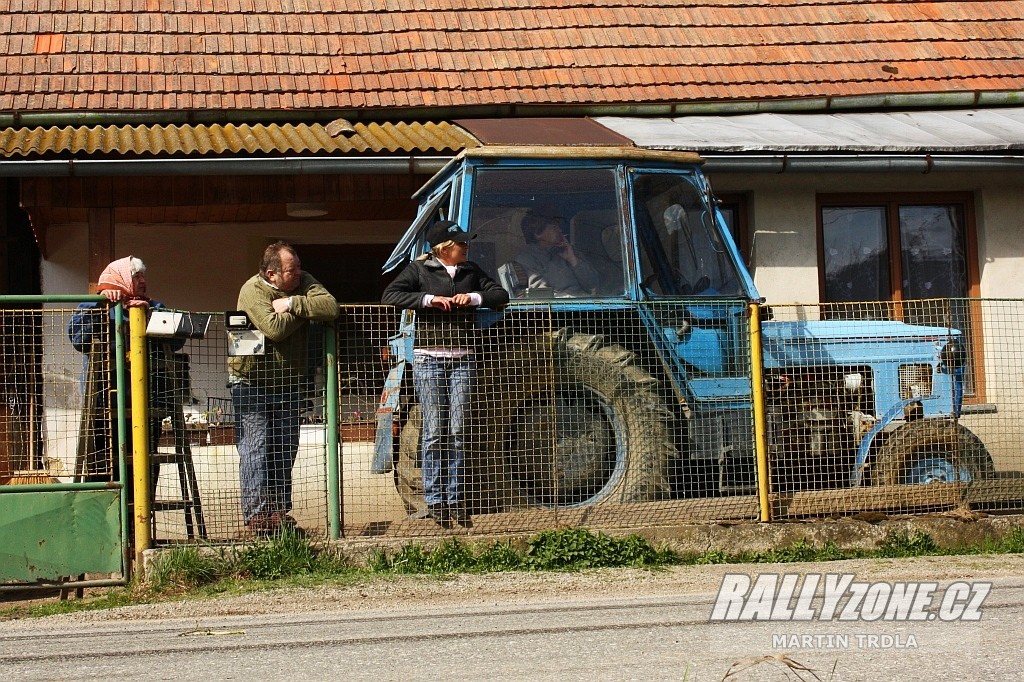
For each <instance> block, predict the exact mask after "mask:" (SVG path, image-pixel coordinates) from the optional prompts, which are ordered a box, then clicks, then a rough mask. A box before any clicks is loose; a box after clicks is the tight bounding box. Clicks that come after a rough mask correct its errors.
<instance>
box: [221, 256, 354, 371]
mask: <svg viewBox="0 0 1024 682" xmlns="http://www.w3.org/2000/svg"><path fill="white" fill-rule="evenodd" d="M289 296H290V297H291V306H292V307H291V310H290V311H289V312H286V313H276V312H274V306H273V302H274V300H275V299H278V298H288V297H289ZM238 309H239V310H244V311H245V313H246V314H247V315H248V316H249V320H250V321H251V322H252V323H253V324H254V325H255V326H256V328H257V329H259V330H260V331H261V332H263V334H264V335H265V336H266V339H267V341H268V342H269V343H268V344H267V345H268V349H267V352H266V354H265V355H247V356H241V357H233V358H228V370H229V372H230V373H231V377H232V380H234V381H238V380H241V381H244V382H245V383H249V384H253V385H256V386H262V387H265V388H270V389H276V390H281V391H292V390H298V389H300V388H301V386H302V384H303V382H304V381H305V380H306V379H307V378H308V376H309V374H310V368H311V367H313V366H314V365H312V364H310V362H309V360H310V358H308V357H307V353H308V348H309V322H310V321H311V320H315V321H319V322H330V321H332V320H334V319H335V318H336V317H338V302H337V301H336V300H335V299H334V296H332V295H331V294H330V292H328V291H327V289H325V288H324V286H323V285H322V284H320V282H318V281H316V278H314V277H313V276H312V275H310V274H309V273H308V272H303V273H302V277H301V278H300V279H299V286H298V287H296V289H295V291H293V292H292V293H291V294H285V292H283V291H281V290H280V289H277V288H275V287H273V286H271V284H270V283H269V282H267V281H266V280H265V279H263V277H262V276H261V275H254V276H253V277H251V278H250V279H249V280H248V281H247V282H246V283H245V284H243V285H242V289H241V291H239V292H238Z"/></svg>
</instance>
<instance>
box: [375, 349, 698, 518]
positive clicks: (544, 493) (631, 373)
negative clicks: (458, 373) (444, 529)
mask: <svg viewBox="0 0 1024 682" xmlns="http://www.w3.org/2000/svg"><path fill="white" fill-rule="evenodd" d="M471 421H472V422H473V424H472V426H471V429H470V431H471V434H472V435H471V436H470V438H469V440H470V445H469V450H470V452H469V453H468V458H469V459H471V460H474V462H469V463H468V464H469V466H467V470H469V471H470V472H475V476H476V478H475V479H474V480H473V482H472V484H470V485H469V486H467V501H468V502H469V504H470V507H471V508H472V509H475V510H493V509H502V508H508V507H524V506H527V507H545V508H572V507H584V506H590V505H598V504H615V503H625V502H646V501H653V500H659V499H663V498H665V497H668V494H669V485H668V472H669V468H670V465H671V464H672V463H673V460H674V459H675V458H676V457H677V456H678V455H677V450H676V447H675V445H674V443H673V426H674V417H673V414H672V412H671V411H670V410H669V409H668V408H667V407H666V406H665V404H664V400H663V399H662V396H661V395H660V391H659V382H658V380H657V379H656V378H655V377H654V376H652V375H651V374H650V372H648V371H647V370H645V369H643V368H642V367H640V366H639V365H638V364H637V362H636V357H635V355H634V354H633V353H632V352H630V351H628V350H626V349H625V348H623V347H622V346H619V345H616V344H610V343H607V342H606V341H605V340H604V337H603V336H601V335H596V334H573V333H571V332H569V331H567V330H561V331H559V332H555V333H554V334H551V335H548V336H543V337H535V338H533V339H531V340H526V341H522V342H521V343H520V344H519V345H517V346H516V347H515V348H510V349H508V350H507V351H506V352H505V353H503V354H502V361H499V362H495V363H493V365H492V366H489V367H486V368H484V369H483V371H482V372H481V373H480V378H479V381H478V386H477V389H476V395H475V398H474V401H473V414H472V415H471ZM420 423H421V419H420V414H419V407H414V408H413V409H412V410H411V411H410V414H409V418H408V419H407V420H406V423H405V426H404V428H403V429H402V433H401V437H400V444H399V454H398V459H397V462H396V466H395V480H396V485H397V488H398V492H399V493H400V494H401V496H402V499H403V500H404V502H405V504H406V507H407V508H408V509H409V510H410V511H415V510H419V509H422V508H423V506H424V505H423V498H422V493H423V489H422V481H421V478H420V474H419V467H418V459H419V457H418V448H419V429H420ZM473 475H474V474H472V473H468V474H467V476H473ZM474 498H477V499H474ZM481 498H483V499H481ZM496 498H500V503H498V504H495V499H496Z"/></svg>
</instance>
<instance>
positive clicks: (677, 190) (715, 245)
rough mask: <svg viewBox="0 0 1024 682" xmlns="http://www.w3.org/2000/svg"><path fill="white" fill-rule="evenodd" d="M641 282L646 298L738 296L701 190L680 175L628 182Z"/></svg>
mask: <svg viewBox="0 0 1024 682" xmlns="http://www.w3.org/2000/svg"><path fill="white" fill-rule="evenodd" d="M633 217H634V220H635V221H636V234H637V243H638V244H639V247H640V273H641V284H642V286H643V289H644V291H645V292H646V293H647V294H648V295H650V296H658V297H661V296H666V297H668V296H738V295H742V294H743V284H742V281H741V279H740V276H739V274H738V271H737V268H736V262H735V260H734V259H733V255H732V250H731V249H729V248H728V247H727V246H726V243H725V241H724V240H723V238H722V231H721V230H720V226H719V225H718V223H717V221H716V215H715V212H714V210H713V208H712V207H711V206H709V205H708V204H707V202H706V201H705V200H704V195H703V193H702V192H701V191H700V190H699V189H698V188H697V187H696V186H695V185H694V184H693V183H692V182H691V181H690V178H689V177H688V176H686V175H683V174H680V173H658V172H641V173H637V174H636V175H635V176H634V180H633Z"/></svg>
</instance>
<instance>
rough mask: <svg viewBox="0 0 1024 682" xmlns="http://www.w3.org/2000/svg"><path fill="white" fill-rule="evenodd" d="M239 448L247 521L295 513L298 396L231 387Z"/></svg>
mask: <svg viewBox="0 0 1024 682" xmlns="http://www.w3.org/2000/svg"><path fill="white" fill-rule="evenodd" d="M231 402H232V404H233V405H234V407H235V439H236V441H237V442H238V456H239V462H238V477H239V482H240V484H241V487H242V516H243V517H244V518H245V521H246V523H248V522H249V521H251V520H252V519H253V518H254V517H256V516H264V515H268V514H273V513H275V512H276V513H281V514H286V513H288V512H289V511H291V508H292V467H293V466H294V464H295V456H296V454H297V453H298V451H299V410H300V407H301V404H302V403H301V395H300V394H299V393H298V392H297V391H293V392H285V393H281V392H277V391H268V390H267V389H265V388H260V387H258V386H250V385H248V384H233V385H232V386H231Z"/></svg>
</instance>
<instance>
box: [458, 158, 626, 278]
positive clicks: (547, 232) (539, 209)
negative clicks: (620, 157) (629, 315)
mask: <svg viewBox="0 0 1024 682" xmlns="http://www.w3.org/2000/svg"><path fill="white" fill-rule="evenodd" d="M615 188H616V184H615V172H614V170H613V169H611V168H579V167H575V168H540V167H527V168H481V169H478V170H477V172H476V177H475V180H474V185H473V198H472V204H471V205H472V213H471V216H470V228H471V229H472V230H473V231H474V232H477V233H478V236H477V238H476V239H474V240H473V242H472V244H471V245H470V253H469V257H470V259H471V260H473V261H475V262H476V263H478V264H479V265H480V266H481V267H483V269H484V270H485V271H486V272H487V273H488V274H489V275H491V276H492V277H494V279H495V280H496V281H498V282H499V283H500V284H501V285H502V286H503V287H504V288H505V290H506V291H508V293H509V296H511V297H512V298H584V297H593V296H622V295H623V294H624V292H625V283H624V277H623V266H622V230H621V228H620V217H619V216H620V210H619V204H618V200H617V196H618V193H617V192H616V189H615Z"/></svg>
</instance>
